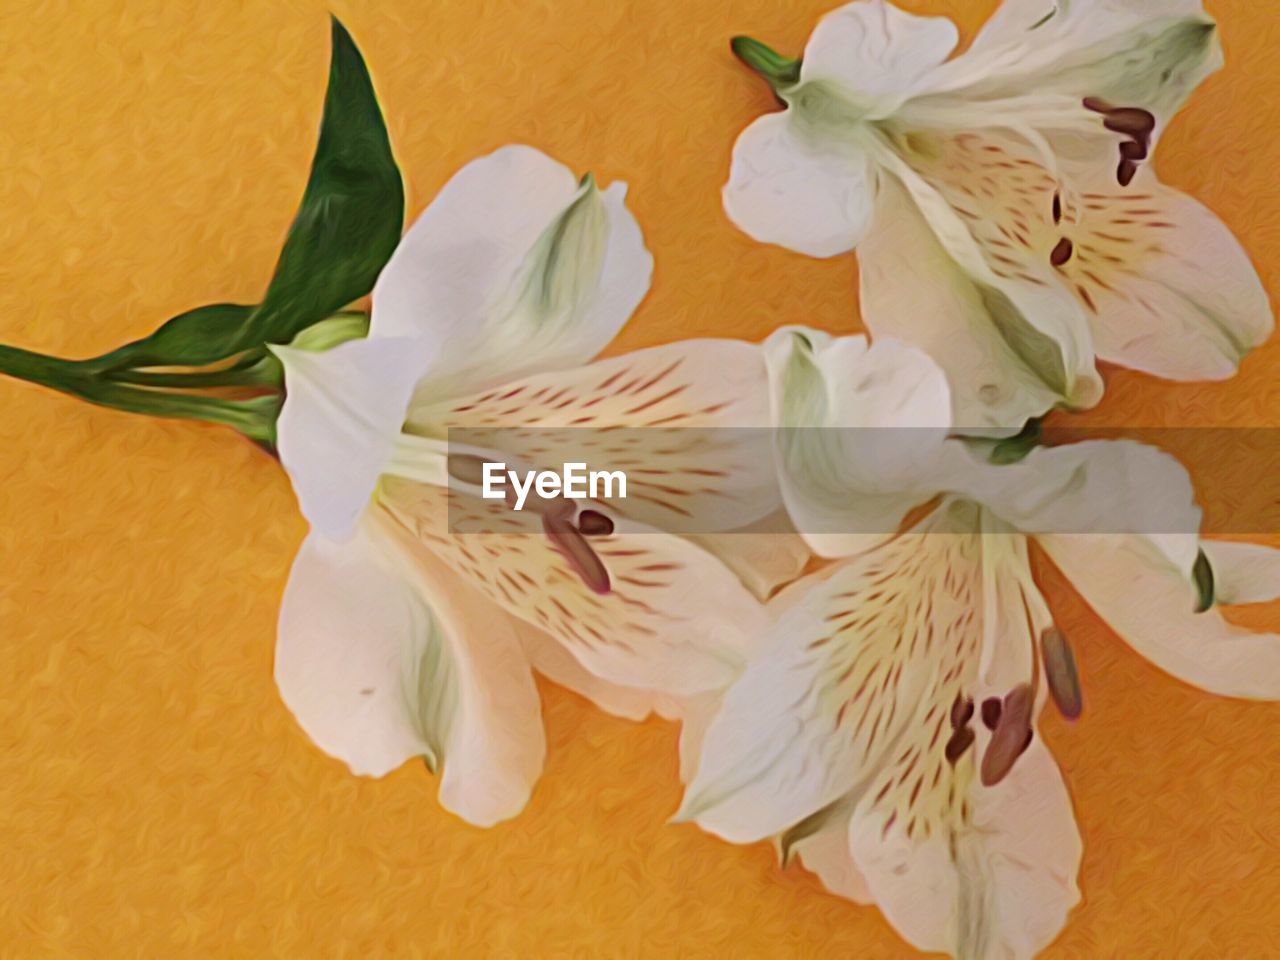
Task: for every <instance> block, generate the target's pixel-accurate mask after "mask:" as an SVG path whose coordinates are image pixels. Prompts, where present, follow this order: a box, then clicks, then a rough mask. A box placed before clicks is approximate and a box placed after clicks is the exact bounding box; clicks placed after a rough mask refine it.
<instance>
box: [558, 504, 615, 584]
mask: <svg viewBox="0 0 1280 960" xmlns="http://www.w3.org/2000/svg"><path fill="white" fill-rule="evenodd" d="M542 531H543V533H545V534H546V535H547V538H548V539H549V540H550V541H551V542H552V543H553V544H554V545H555V546H556V547H558V548H559V550H560V552H561V553H562V554H563V555H564V558H565V559H566V560H568V561H569V566H571V567H573V570H574V572H575V573H576V574H577V575H578V577H579V578H580V579H581V580H582V582H583V584H584V585H585V586H586V587H587V589H588V590H591V591H593V592H595V593H602V594H603V593H608V592H609V590H610V583H609V571H608V570H607V569H605V565H604V563H603V562H602V561H601V560H600V558H599V557H598V556H596V552H595V551H594V550H592V549H591V544H589V543H587V541H586V539H585V538H584V537H583V536H582V534H581V533H580V532H579V531H578V529H577V528H576V527H574V526H573V524H572V523H570V522H569V521H568V520H567V519H565V517H563V516H559V515H552V514H543V517H542Z"/></svg>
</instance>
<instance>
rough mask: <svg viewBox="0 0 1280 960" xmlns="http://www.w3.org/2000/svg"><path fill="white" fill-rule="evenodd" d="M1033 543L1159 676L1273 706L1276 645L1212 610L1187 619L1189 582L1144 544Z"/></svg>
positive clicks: (1278, 664) (1105, 540)
mask: <svg viewBox="0 0 1280 960" xmlns="http://www.w3.org/2000/svg"><path fill="white" fill-rule="evenodd" d="M1039 540H1040V543H1041V544H1042V545H1043V546H1044V548H1045V551H1046V552H1047V553H1048V554H1049V556H1050V557H1051V558H1052V559H1053V562H1054V563H1055V564H1057V565H1058V567H1059V568H1060V569H1061V570H1062V572H1063V573H1064V574H1066V576H1067V578H1068V579H1069V580H1070V581H1071V582H1072V583H1073V584H1074V585H1075V587H1076V589H1078V590H1079V591H1080V594H1081V596H1083V597H1084V598H1085V600H1086V601H1088V603H1089V605H1090V606H1091V607H1093V609H1094V610H1096V611H1097V612H1098V614H1099V616H1101V617H1102V619H1104V620H1106V621H1107V623H1109V624H1110V625H1111V627H1112V628H1113V629H1114V630H1115V631H1116V633H1117V634H1119V635H1120V637H1121V638H1122V639H1123V640H1125V642H1127V643H1128V644H1129V645H1130V646H1131V647H1133V648H1134V649H1135V650H1136V651H1138V653H1140V654H1142V655H1143V656H1144V657H1146V658H1147V659H1148V660H1150V661H1151V662H1152V663H1154V664H1155V665H1156V666H1157V667H1159V668H1160V669H1162V670H1164V671H1166V672H1167V673H1170V674H1172V675H1173V676H1175V677H1177V678H1178V679H1180V680H1183V681H1185V682H1187V683H1190V684H1192V685H1193V686H1197V687H1200V688H1202V689H1204V690H1208V691H1209V692H1210V693H1217V694H1220V695H1222V696H1227V697H1244V698H1249V699H1255V700H1277V699H1280V637H1278V636H1276V635H1274V634H1262V633H1251V632H1250V631H1248V630H1244V629H1241V628H1240V627H1236V626H1234V625H1232V624H1230V623H1228V622H1227V621H1226V620H1225V619H1224V618H1223V617H1222V614H1221V613H1220V612H1219V611H1218V609H1217V608H1216V607H1213V608H1210V609H1209V610H1207V611H1205V612H1204V613H1195V612H1194V610H1195V608H1196V605H1197V599H1198V598H1197V595H1196V590H1195V588H1194V587H1193V586H1192V583H1191V581H1190V578H1188V577H1187V576H1186V575H1185V574H1184V573H1182V572H1180V571H1179V570H1177V569H1175V568H1174V567H1173V566H1171V565H1169V564H1167V563H1161V562H1153V559H1152V556H1151V552H1150V550H1149V549H1148V547H1147V545H1146V544H1145V543H1143V542H1136V541H1135V538H1133V537H1126V536H1120V535H1116V536H1106V535H1089V534H1076V535H1064V536H1047V537H1041V538H1039Z"/></svg>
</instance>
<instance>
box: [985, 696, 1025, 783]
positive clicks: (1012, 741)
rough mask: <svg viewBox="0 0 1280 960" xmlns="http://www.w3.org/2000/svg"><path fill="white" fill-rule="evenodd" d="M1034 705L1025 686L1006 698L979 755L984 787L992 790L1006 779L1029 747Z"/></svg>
mask: <svg viewBox="0 0 1280 960" xmlns="http://www.w3.org/2000/svg"><path fill="white" fill-rule="evenodd" d="M1034 704H1035V694H1034V693H1033V692H1032V690H1031V685H1030V684H1027V683H1021V684H1019V685H1018V686H1016V687H1014V688H1013V689H1012V690H1010V691H1009V693H1008V695H1006V696H1005V698H1004V703H1003V704H1002V705H1001V710H1000V721H999V722H998V723H997V724H996V728H995V730H994V731H993V732H992V734H991V740H990V742H989V743H988V744H987V749H986V752H985V753H984V754H983V755H982V768H981V771H980V776H981V778H982V784H983V786H986V787H994V786H995V785H996V784H997V783H999V782H1000V781H1001V780H1003V779H1004V778H1005V777H1007V776H1008V775H1009V771H1010V770H1012V769H1013V765H1014V764H1015V763H1017V762H1018V758H1019V757H1020V756H1022V754H1023V751H1025V750H1026V749H1027V747H1029V746H1030V745H1031V739H1032V732H1031V710H1032V707H1033V706H1034Z"/></svg>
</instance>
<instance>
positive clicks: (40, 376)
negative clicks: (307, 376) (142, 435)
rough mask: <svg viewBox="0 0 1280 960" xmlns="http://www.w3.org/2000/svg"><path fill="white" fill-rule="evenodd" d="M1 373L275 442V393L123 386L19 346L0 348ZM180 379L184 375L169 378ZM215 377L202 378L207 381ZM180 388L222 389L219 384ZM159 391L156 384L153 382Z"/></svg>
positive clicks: (89, 398) (95, 401) (113, 405)
mask: <svg viewBox="0 0 1280 960" xmlns="http://www.w3.org/2000/svg"><path fill="white" fill-rule="evenodd" d="M0 373H2V374H6V375H8V376H10V377H13V378H15V379H17V380H25V381H26V382H28V383H34V384H38V385H39V386H42V387H47V388H49V389H51V390H57V391H59V392H61V393H65V394H68V395H70V396H73V397H76V398H77V399H80V400H84V401H86V402H88V403H93V404H96V405H98V406H101V407H110V408H112V409H114V410H124V411H127V412H129V413H142V414H147V415H149V416H153V417H169V418H178V419H185V420H202V421H204V422H206V423H217V424H221V425H223V426H227V427H231V428H232V429H234V430H238V431H239V432H240V433H242V434H244V435H245V436H246V437H248V438H249V439H250V440H253V441H255V442H256V443H259V444H263V445H268V446H269V445H271V444H273V443H274V442H275V418H276V415H277V413H278V412H279V408H280V403H281V398H280V396H279V394H278V393H272V394H268V395H265V396H257V397H250V398H247V399H239V400H229V399H221V398H218V397H208V396H201V395H198V394H190V393H178V392H171V391H168V390H164V389H156V388H153V387H149V386H145V385H139V384H131V383H123V382H118V381H115V380H107V379H103V378H101V377H99V376H98V375H97V374H96V373H95V372H94V371H93V370H92V369H91V368H89V367H86V366H85V365H83V364H81V363H80V362H78V361H75V360H63V359H61V358H59V357H50V356H46V355H45V354H41V353H34V352H32V351H30V350H23V349H20V348H18V347H9V346H4V345H0ZM172 376H174V377H181V376H183V375H182V374H173V375H172ZM216 376H217V375H216V374H208V375H205V377H206V380H208V379H209V378H211V377H216ZM182 385H183V386H187V387H195V386H225V385H228V384H226V383H223V382H218V383H212V382H205V383H203V384H196V383H191V382H184V383H183V384H182ZM155 386H156V387H159V386H160V384H156V385H155Z"/></svg>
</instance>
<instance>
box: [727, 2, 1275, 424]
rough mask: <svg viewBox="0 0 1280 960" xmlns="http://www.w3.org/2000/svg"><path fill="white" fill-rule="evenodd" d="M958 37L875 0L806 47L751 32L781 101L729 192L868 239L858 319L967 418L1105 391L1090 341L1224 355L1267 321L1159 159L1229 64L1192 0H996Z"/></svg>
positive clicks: (732, 206) (756, 206)
mask: <svg viewBox="0 0 1280 960" xmlns="http://www.w3.org/2000/svg"><path fill="white" fill-rule="evenodd" d="M956 42H957V32H956V28H955V26H954V24H952V23H951V21H950V20H947V19H945V18H937V17H919V16H914V15H912V14H909V13H905V12H903V11H902V10H899V9H898V8H897V7H894V6H892V5H890V4H888V3H885V2H883V0H855V2H853V3H850V4H848V5H846V6H844V7H841V8H840V9H838V10H836V11H835V12H833V13H830V14H828V15H827V16H825V17H824V18H823V19H822V20H821V21H820V22H819V23H818V26H817V28H816V29H815V30H814V33H813V36H812V37H811V38H810V40H809V43H808V46H807V47H806V48H805V52H804V57H803V60H802V61H801V63H800V65H799V67H798V69H797V68H796V67H795V65H794V62H790V63H787V62H784V61H780V60H779V59H777V57H776V55H773V54H770V53H762V52H760V51H762V50H766V49H767V48H763V47H761V46H760V45H758V44H755V43H754V42H753V41H746V40H745V39H744V40H743V41H741V43H740V45H739V50H740V51H741V52H742V53H743V54H744V58H745V59H748V60H749V61H754V63H753V65H755V66H757V68H758V69H760V70H761V71H762V72H764V73H766V74H767V75H769V76H770V78H771V82H772V83H773V84H774V86H775V89H776V90H777V93H778V96H779V97H780V98H781V99H782V100H783V101H784V103H785V104H786V107H787V109H785V110H784V111H782V112H779V113H771V114H768V115H766V116H764V117H761V118H760V119H759V120H757V121H755V122H754V123H753V124H751V126H749V127H748V128H747V129H746V130H745V131H743V133H742V135H741V136H740V137H739V139H738V142H737V145H736V147H735V148H734V154H733V166H732V172H731V174H730V178H729V182H728V184H727V185H726V187H725V190H724V205H725V209H726V210H727V211H728V213H729V216H730V217H731V218H732V219H733V221H734V222H735V223H736V224H737V225H738V226H739V227H740V228H742V229H743V230H744V231H746V232H747V233H748V234H750V235H751V236H752V237H754V238H756V239H758V240H761V241H765V242H770V243H776V244H780V245H782V246H784V247H788V248H790V249H793V250H797V251H800V252H802V253H807V254H810V255H812V256H817V257H829V256H833V255H836V254H840V253H843V252H845V251H848V250H852V249H854V248H855V247H856V248H857V251H858V263H859V267H860V271H861V298H862V316H863V320H864V322H865V323H866V325H867V328H868V329H869V330H870V331H871V333H872V335H876V336H890V337H894V338H896V339H899V340H903V341H906V342H909V343H912V344H915V345H917V346H919V347H921V348H922V349H924V350H926V351H927V352H928V353H929V354H930V355H931V356H932V357H933V358H934V359H935V360H936V361H937V362H938V363H939V364H941V366H942V367H943V369H944V370H945V371H946V372H947V375H948V378H949V379H950V381H951V383H952V386H953V389H954V391H955V397H954V404H955V408H956V409H955V414H956V419H955V422H956V424H957V425H958V426H959V427H964V428H990V427H1005V428H1007V427H1017V426H1020V425H1021V424H1022V422H1023V421H1024V420H1025V419H1026V418H1028V417H1030V416H1035V415H1038V414H1040V413H1043V412H1044V411H1045V410H1046V409H1048V408H1050V407H1052V406H1054V405H1057V404H1066V405H1070V406H1075V407H1083V406H1089V405H1091V404H1093V403H1095V402H1096V401H1097V399H1098V398H1099V396H1100V394H1101V389H1102V384H1101V381H1100V379H1099V376H1098V373H1097V370H1096V368H1095V358H1097V359H1101V360H1106V361H1109V362H1112V363H1116V364H1120V365H1122V366H1126V367H1132V368H1134V369H1137V370H1143V371H1147V372H1149V373H1152V374H1155V375H1157V376H1161V377H1166V378H1171V379H1175V380H1214V379H1222V378H1226V377H1229V376H1231V375H1232V374H1233V373H1234V372H1235V371H1236V369H1237V368H1238V366H1239V364H1240V362H1241V359H1242V358H1243V357H1244V355H1245V354H1246V353H1248V352H1249V350H1251V349H1252V348H1254V347H1256V346H1257V345H1258V344H1260V343H1261V342H1262V341H1263V340H1265V339H1266V338H1267V337H1268V336H1269V335H1270V333H1271V330H1272V327H1273V325H1274V320H1273V317H1272V313H1271V309H1270V306H1269V304H1268V301H1267V297H1266V294H1265V292H1264V291H1263V289H1262V286H1261V284H1260V282H1259V280H1258V277H1257V274H1256V273H1255V271H1254V269H1253V267H1252V265H1251V264H1250V262H1249V259H1248V257H1247V255H1246V254H1245V253H1244V251H1243V250H1242V249H1241V247H1240V245H1239V243H1238V242H1237V241H1236V240H1235V238H1234V237H1233V236H1232V235H1231V233H1230V231H1229V230H1228V229H1227V228H1226V227H1225V226H1224V225H1223V224H1222V223H1221V222H1220V221H1219V220H1218V219H1217V217H1215V216H1214V215H1213V214H1212V213H1211V212H1210V211H1208V210H1207V209H1205V207H1203V206H1202V205H1201V204H1199V203H1197V202H1196V201H1194V200H1192V199H1191V198H1189V197H1187V196H1184V195H1183V194H1181V193H1179V192H1178V191H1176V190H1172V189H1170V188H1169V187H1166V186H1164V185H1163V184H1161V183H1160V182H1159V180H1158V179H1157V178H1156V175H1155V172H1154V171H1153V169H1152V167H1151V163H1150V154H1151V151H1152V150H1153V149H1154V146H1155V142H1156V138H1157V137H1158V136H1159V134H1160V133H1161V132H1162V131H1163V130H1164V127H1165V126H1166V124H1167V123H1168V121H1169V119H1170V118H1171V116H1172V115H1173V114H1174V112H1175V111H1176V110H1177V109H1178V108H1179V107H1180V106H1181V104H1182V103H1183V101H1184V100H1185V99H1186V97H1187V96H1188V95H1189V94H1190V93H1191V91H1192V90H1193V89H1194V88H1195V87H1196V85H1197V84H1198V83H1199V82H1200V81H1201V80H1202V79H1203V78H1204V77H1205V76H1207V75H1208V74H1209V73H1211V72H1213V71H1214V70H1216V69H1217V68H1218V67H1219V65H1220V64H1221V59H1222V58H1221V50H1220V47H1219V42H1218V37H1217V33H1216V29H1215V25H1214V23H1213V21H1212V20H1211V19H1209V17H1208V16H1207V15H1206V14H1205V13H1204V11H1203V9H1202V7H1201V4H1200V2H1199V0H1148V2H1128V0H1070V2H1067V0H1005V2H1004V3H1003V5H1002V6H1001V7H1000V9H999V10H998V11H997V12H996V14H995V15H994V16H993V17H992V18H991V20H990V21H989V22H988V23H987V24H986V26H985V27H984V28H983V30H982V31H981V32H980V33H979V35H978V36H977V38H976V39H975V40H974V42H973V45H972V46H971V47H969V49H967V50H966V51H965V52H964V53H962V54H960V55H959V56H956V57H954V58H951V59H948V58H949V57H950V56H951V53H952V51H953V49H954V48H955V46H956Z"/></svg>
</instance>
